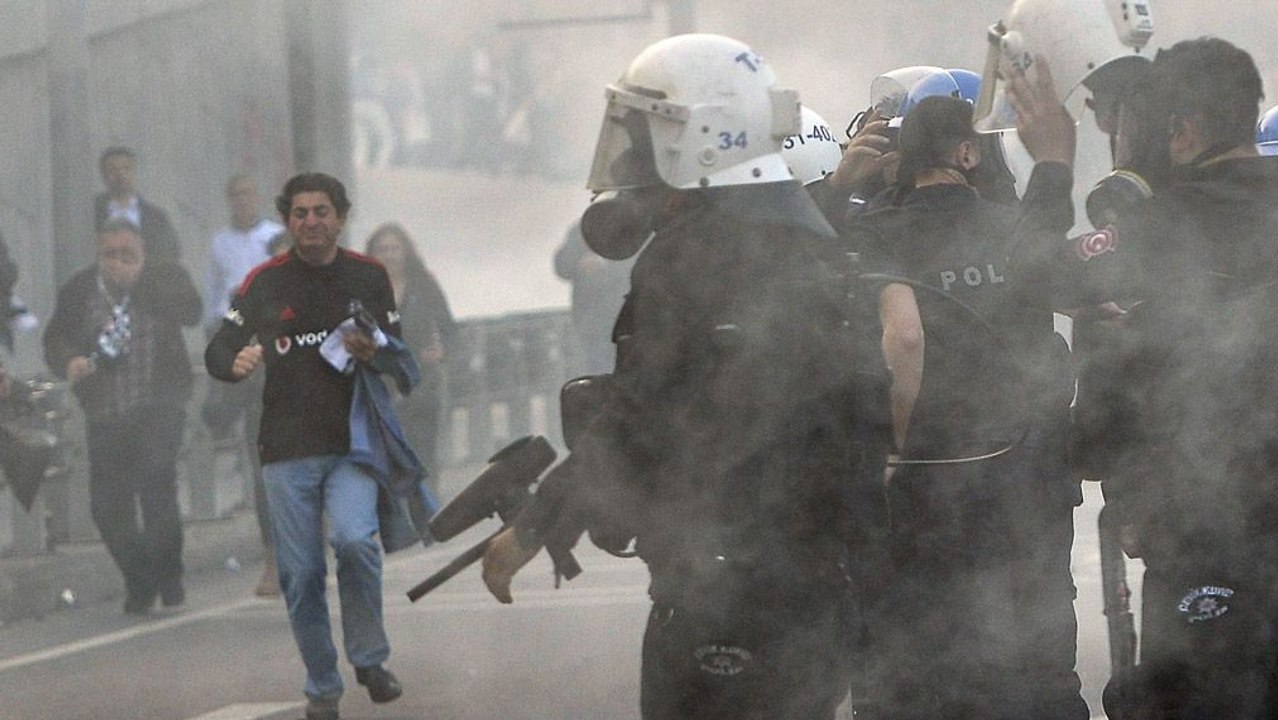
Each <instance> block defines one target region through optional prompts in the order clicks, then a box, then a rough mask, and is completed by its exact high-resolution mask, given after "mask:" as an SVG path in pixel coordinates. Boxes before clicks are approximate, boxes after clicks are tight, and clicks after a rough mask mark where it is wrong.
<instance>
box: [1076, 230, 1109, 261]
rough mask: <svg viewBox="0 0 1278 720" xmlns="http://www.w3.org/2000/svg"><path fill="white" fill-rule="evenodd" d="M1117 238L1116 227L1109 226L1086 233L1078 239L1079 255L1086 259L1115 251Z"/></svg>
mask: <svg viewBox="0 0 1278 720" xmlns="http://www.w3.org/2000/svg"><path fill="white" fill-rule="evenodd" d="M1116 240H1117V238H1116V237H1115V235H1114V228H1113V227H1112V226H1111V227H1107V228H1105V229H1104V230H1097V231H1096V232H1094V233H1091V234H1089V235H1084V236H1083V237H1082V238H1080V239H1079V241H1078V248H1077V249H1078V256H1079V257H1080V258H1082V259H1083V260H1084V261H1087V260H1091V259H1092V258H1094V257H1096V256H1097V255H1104V254H1105V253H1107V252H1114V243H1115V241H1116Z"/></svg>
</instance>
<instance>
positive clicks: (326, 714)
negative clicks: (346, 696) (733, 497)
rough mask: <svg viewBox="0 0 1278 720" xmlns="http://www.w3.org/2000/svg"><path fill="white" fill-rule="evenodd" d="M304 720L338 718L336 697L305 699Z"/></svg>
mask: <svg viewBox="0 0 1278 720" xmlns="http://www.w3.org/2000/svg"><path fill="white" fill-rule="evenodd" d="M306 720H338V714H337V698H310V699H308V700H307V701H306Z"/></svg>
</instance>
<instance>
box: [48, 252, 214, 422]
mask: <svg viewBox="0 0 1278 720" xmlns="http://www.w3.org/2000/svg"><path fill="white" fill-rule="evenodd" d="M130 295H131V301H130V305H131V307H132V308H133V312H135V313H141V314H145V315H146V316H148V317H150V318H152V319H153V320H154V326H153V329H152V331H151V332H152V333H153V340H154V357H153V358H152V362H153V363H154V370H153V375H152V378H153V388H152V390H153V394H152V400H153V401H154V402H157V403H179V404H180V403H184V402H185V401H186V399H187V398H188V397H189V395H190V390H191V385H192V376H191V363H190V360H189V358H188V356H187V352H186V344H185V342H184V341H183V338H182V327H183V326H187V327H190V326H193V325H195V324H196V323H198V322H199V320H200V295H199V292H198V291H197V290H196V289H195V284H194V283H193V282H192V281H191V276H190V275H189V274H188V273H187V271H186V270H185V269H184V268H182V266H180V265H178V264H176V263H171V262H168V263H166V262H150V261H148V263H147V265H146V266H145V267H144V268H143V270H142V274H141V276H140V277H139V278H138V281H137V285H135V286H134V288H133V291H132V292H131V293H130ZM97 298H98V269H97V266H96V265H93V266H91V267H88V268H86V269H84V270H82V271H80V272H79V273H77V274H76V275H74V276H72V278H71V279H70V280H68V281H67V283H66V284H65V285H63V286H62V288H61V289H59V290H58V300H57V307H56V308H55V309H54V311H53V317H52V318H50V319H49V324H48V326H46V327H45V331H44V361H45V364H46V365H48V367H49V370H50V371H51V372H53V373H54V374H55V375H57V376H58V377H66V369H67V363H68V362H70V361H71V359H72V358H74V357H76V356H88V355H89V354H90V353H91V352H92V351H93V350H94V349H95V348H96V347H97V339H98V335H99V333H100V332H101V318H97V317H94V316H93V314H92V313H91V312H90V308H91V307H92V306H93V304H94V303H95V302H96V301H97ZM118 369H119V366H114V365H111V364H108V363H99V364H98V370H97V372H95V373H94V374H93V375H90V376H89V377H87V378H85V379H84V380H82V381H80V382H79V383H77V384H76V385H75V388H74V392H75V394H76V397H77V398H79V400H80V403H81V405H82V406H84V407H85V409H86V411H89V410H91V409H92V408H95V407H98V406H99V404H100V403H101V402H102V401H103V395H104V393H106V392H108V390H109V383H108V382H107V381H108V380H109V378H110V377H111V375H112V374H113V373H115V372H117V371H118Z"/></svg>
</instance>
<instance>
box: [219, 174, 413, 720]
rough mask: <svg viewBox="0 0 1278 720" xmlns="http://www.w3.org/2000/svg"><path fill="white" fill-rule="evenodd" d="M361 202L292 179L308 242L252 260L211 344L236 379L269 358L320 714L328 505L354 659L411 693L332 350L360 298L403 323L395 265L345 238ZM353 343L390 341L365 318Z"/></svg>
mask: <svg viewBox="0 0 1278 720" xmlns="http://www.w3.org/2000/svg"><path fill="white" fill-rule="evenodd" d="M350 205H351V203H350V201H349V200H348V199H347V197H346V189H345V188H344V187H343V186H342V184H341V182H339V181H338V180H337V179H336V178H333V177H330V176H328V175H323V174H321V173H304V174H302V175H298V176H296V177H294V178H292V179H291V180H289V181H288V183H287V184H286V185H285V186H284V190H283V192H282V193H281V194H280V196H279V197H278V198H277V199H276V207H277V208H278V209H279V212H280V215H281V216H282V217H283V219H284V222H285V223H286V224H287V225H288V230H289V234H290V235H292V236H293V239H294V248H293V249H292V250H290V251H289V252H288V253H286V254H283V255H280V256H277V257H275V258H274V259H272V260H269V261H267V262H266V263H263V264H262V265H259V266H258V267H257V268H255V269H254V270H253V271H251V272H250V273H249V275H248V276H247V277H246V278H245V280H244V284H243V285H242V286H241V287H240V289H239V291H238V292H237V293H236V295H235V298H234V299H233V301H232V303H231V309H230V310H229V311H228V312H227V314H226V317H225V319H224V320H223V322H222V326H221V328H220V329H219V330H218V332H217V334H216V335H215V336H214V337H213V339H212V341H210V343H209V346H208V348H207V350H206V351H205V355H204V362H205V366H206V367H207V368H208V371H209V374H210V375H212V376H213V377H215V378H218V379H219V380H226V381H230V382H235V381H239V380H242V379H244V378H245V377H247V376H248V375H249V374H251V373H252V372H254V371H255V370H256V369H257V368H258V366H259V365H265V366H266V388H265V390H264V393H263V409H262V427H261V434H260V435H259V437H258V446H259V449H260V452H261V457H262V473H263V476H264V478H265V482H266V491H267V497H268V500H269V505H270V514H271V524H272V526H273V527H274V528H275V536H276V537H275V539H276V544H275V552H276V559H277V562H278V565H279V573H280V585H281V587H282V588H283V590H284V598H285V600H286V601H287V604H288V610H289V621H290V622H291V623H292V626H293V636H294V638H295V639H296V640H297V645H298V649H299V650H300V651H301V653H302V661H303V662H304V663H305V664H306V671H307V680H306V688H305V692H306V696H307V698H309V703H308V705H307V709H306V716H307V720H335V719H336V718H337V717H338V712H337V700H338V698H339V697H340V696H341V694H342V689H343V686H342V679H341V676H340V674H339V673H338V670H337V651H336V649H335V647H334V645H333V641H332V633H331V630H330V628H329V618H328V604H327V601H326V600H325V575H326V572H327V569H326V567H325V560H324V542H323V541H324V537H323V524H322V522H321V520H322V516H323V515H324V514H327V515H328V520H329V530H328V542H329V544H331V545H332V546H333V550H334V554H335V555H336V558H337V582H338V596H339V597H340V599H341V606H342V636H343V639H344V641H345V647H346V656H347V659H348V660H350V662H351V664H353V665H354V666H355V677H356V679H357V681H358V682H359V683H360V684H361V685H365V686H367V687H368V692H369V696H370V697H371V698H372V700H373V702H390V701H391V700H394V699H395V698H397V697H399V695H400V692H401V689H400V686H399V682H398V681H397V680H396V679H395V676H394V675H392V674H391V673H390V672H389V671H387V670H385V669H384V668H383V667H382V663H383V662H384V661H385V660H386V658H387V656H388V655H389V654H390V647H389V645H388V643H387V640H386V632H385V630H384V628H383V624H382V587H381V585H382V582H381V571H382V560H381V552H380V549H379V548H378V545H377V541H376V539H375V538H374V535H375V534H376V533H377V532H378V518H377V498H378V487H379V486H378V483H377V481H376V480H375V479H374V478H373V476H371V475H370V474H369V473H368V472H367V471H366V470H365V469H363V468H361V467H360V466H357V465H355V464H354V463H352V462H351V461H350V459H349V458H348V457H347V456H348V455H349V453H350V444H351V438H350V426H349V419H348V418H349V414H350V407H351V397H352V393H353V389H354V375H352V374H348V373H343V372H341V371H339V370H337V369H335V368H334V367H333V365H331V364H330V363H329V361H328V360H327V359H325V357H324V356H323V355H321V353H320V346H321V345H322V344H323V342H324V340H325V338H327V337H328V335H329V334H330V333H331V332H334V329H335V328H337V326H338V325H339V324H341V323H342V322H343V321H344V320H346V319H347V318H348V317H349V316H350V311H351V304H352V303H353V302H355V301H358V302H359V303H361V304H362V305H363V307H364V309H366V310H367V311H368V312H369V313H370V314H371V315H372V316H373V318H374V319H376V321H377V323H378V325H379V326H380V327H381V328H382V329H384V330H385V331H386V332H388V333H391V334H394V335H398V334H399V332H400V327H399V315H398V313H397V312H396V310H395V301H394V296H393V295H392V292H391V286H390V280H389V278H388V277H387V275H386V270H385V269H384V268H383V267H382V266H381V265H380V264H379V263H377V262H376V261H375V260H372V259H371V258H368V257H366V256H364V255H360V254H359V253H355V252H351V251H349V250H346V249H344V248H340V247H338V245H337V238H338V235H339V234H340V233H341V231H342V227H343V225H344V224H345V220H346V214H347V212H348V211H349V210H350ZM255 339H256V340H255ZM345 348H346V350H347V351H348V352H349V353H350V354H351V355H352V356H353V357H354V358H355V359H356V360H357V361H359V362H369V361H370V360H372V358H373V356H374V354H375V353H376V352H377V344H376V342H375V341H374V340H373V339H372V338H371V337H369V335H368V334H367V333H364V332H362V331H357V332H356V333H355V334H353V335H347V336H346V339H345Z"/></svg>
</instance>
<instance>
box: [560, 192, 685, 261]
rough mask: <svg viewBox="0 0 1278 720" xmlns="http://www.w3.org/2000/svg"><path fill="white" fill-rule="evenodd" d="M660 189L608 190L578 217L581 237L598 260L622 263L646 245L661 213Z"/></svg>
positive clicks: (663, 194)
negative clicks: (619, 261) (604, 259)
mask: <svg viewBox="0 0 1278 720" xmlns="http://www.w3.org/2000/svg"><path fill="white" fill-rule="evenodd" d="M668 193H669V190H668V188H666V187H665V186H664V185H655V186H648V187H639V188H630V189H625V190H608V191H606V192H602V193H599V194H598V195H597V196H595V200H594V202H592V203H590V206H589V207H587V208H586V212H585V213H584V214H582V216H581V237H582V239H584V240H585V241H586V245H587V246H588V247H589V248H590V249H591V250H593V251H595V253H597V254H598V255H599V256H600V257H603V258H606V259H608V260H625V259H627V258H630V257H633V256H634V255H635V253H637V252H639V249H640V248H642V247H643V244H644V243H645V242H647V241H648V238H649V237H650V236H651V235H652V233H653V231H655V230H656V229H657V223H658V222H659V221H660V219H661V215H662V212H663V211H664V210H665V206H666V199H667V196H668Z"/></svg>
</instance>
